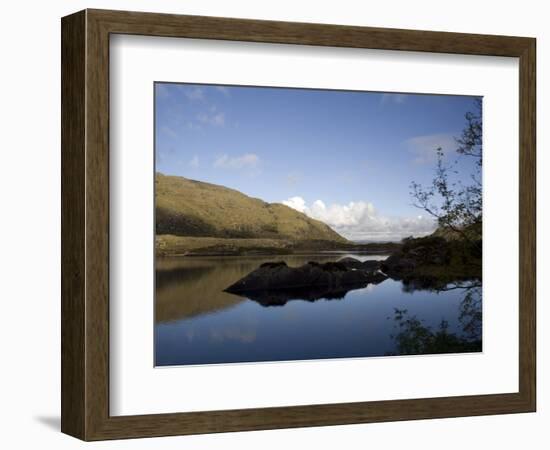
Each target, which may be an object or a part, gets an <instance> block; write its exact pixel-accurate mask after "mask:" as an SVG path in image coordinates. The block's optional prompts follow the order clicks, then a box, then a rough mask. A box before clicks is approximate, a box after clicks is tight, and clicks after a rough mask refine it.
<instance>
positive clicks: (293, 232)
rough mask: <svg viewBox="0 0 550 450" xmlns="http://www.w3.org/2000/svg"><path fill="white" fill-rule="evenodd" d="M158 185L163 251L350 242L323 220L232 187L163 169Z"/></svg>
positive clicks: (159, 242) (284, 247)
mask: <svg viewBox="0 0 550 450" xmlns="http://www.w3.org/2000/svg"><path fill="white" fill-rule="evenodd" d="M155 189H156V193H155V195H156V197H155V201H156V212H155V213H156V236H157V239H156V243H157V252H158V253H160V254H186V253H188V252H189V251H192V252H197V251H199V250H201V249H203V250H204V251H203V252H202V253H222V254H223V253H229V254H240V253H242V251H244V252H248V251H250V252H254V251H258V250H259V249H266V250H269V251H270V252H271V251H274V250H275V251H276V252H281V251H286V250H288V249H290V248H294V247H301V248H304V247H315V248H324V247H326V248H327V249H331V248H335V247H338V246H340V245H341V246H344V247H345V246H347V245H352V243H351V242H350V241H348V240H347V239H345V238H344V237H342V236H340V235H339V234H338V233H336V232H335V231H334V230H332V229H331V228H330V227H329V226H328V225H326V224H324V223H323V222H320V221H318V220H314V219H311V218H309V217H307V216H306V215H305V214H302V213H300V212H298V211H296V210H294V209H292V208H289V207H288V206H285V205H283V204H280V203H266V202H264V201H262V200H260V199H257V198H251V197H248V196H246V195H244V194H242V193H241V192H238V191H236V190H234V189H229V188H226V187H223V186H218V185H215V184H210V183H204V182H201V181H195V180H189V179H187V178H183V177H176V176H166V175H162V174H156V177H155ZM309 243H310V244H311V245H309Z"/></svg>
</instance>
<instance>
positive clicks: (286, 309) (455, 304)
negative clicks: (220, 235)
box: [155, 254, 481, 365]
mask: <svg viewBox="0 0 550 450" xmlns="http://www.w3.org/2000/svg"><path fill="white" fill-rule="evenodd" d="M344 256H353V257H354V258H357V259H361V260H369V259H384V258H385V257H386V255H376V256H373V255H370V256H367V255H338V254H322V255H303V256H302V255H295V256H289V257H285V261H286V262H287V264H288V265H290V266H300V265H302V264H304V263H306V262H308V261H317V262H328V261H336V260H338V259H340V258H341V257H344ZM276 258H278V259H281V257H280V256H278V257H276ZM271 260H272V259H270V258H266V257H244V258H243V257H227V258H199V257H197V258H159V259H158V260H157V272H156V302H155V313H156V325H155V359H156V364H157V365H185V364H209V363H230V362H247V361H281V360H300V359H322V358H340V357H365V356H384V355H398V354H424V353H447V352H464V351H481V286H480V285H472V286H469V287H468V288H467V289H466V288H464V286H461V287H460V288H459V287H457V286H451V285H447V286H445V289H441V287H438V288H437V289H436V288H434V287H433V286H432V287H427V286H422V288H421V289H418V288H419V286H412V285H411V284H408V285H405V284H403V283H402V282H399V281H394V280H386V281H384V282H382V283H381V284H379V285H368V286H358V287H359V289H353V290H348V289H346V290H341V291H333V292H329V291H326V290H325V291H324V292H323V291H322V290H319V291H311V290H309V291H308V292H298V291H295V292H285V293H281V292H278V293H273V292H271V293H261V294H260V295H251V294H248V295H247V297H243V296H237V295H233V294H229V293H226V292H224V291H223V290H224V289H225V288H226V287H227V286H229V285H231V284H232V283H234V282H235V281H237V280H239V279H240V278H242V277H243V276H244V275H246V274H248V273H249V272H251V271H252V270H254V269H256V268H257V267H258V266H259V265H260V264H262V263H264V262H268V261H271ZM293 300H308V301H293ZM274 305H277V306H279V307H275V308H271V307H269V308H266V307H265V306H274ZM398 311H399V312H401V314H400V315H397V312H398ZM396 317H397V318H398V319H399V320H396ZM400 323H402V324H403V325H400ZM451 344H452V345H451ZM462 344H464V345H462Z"/></svg>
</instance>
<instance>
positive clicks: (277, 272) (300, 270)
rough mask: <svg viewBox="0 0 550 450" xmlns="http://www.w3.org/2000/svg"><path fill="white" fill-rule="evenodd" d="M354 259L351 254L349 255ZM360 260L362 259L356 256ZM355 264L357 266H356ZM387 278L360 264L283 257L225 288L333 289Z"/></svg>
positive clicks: (233, 290)
mask: <svg viewBox="0 0 550 450" xmlns="http://www.w3.org/2000/svg"><path fill="white" fill-rule="evenodd" d="M347 259H352V258H347ZM355 261H356V262H357V263H359V264H361V263H360V261H357V260H355ZM353 266H355V267H353ZM386 278H387V276H386V275H385V274H383V273H382V272H380V271H379V270H377V269H376V270H365V269H363V268H357V266H356V264H355V263H352V262H351V261H349V260H348V261H346V262H328V263H324V264H320V263H317V262H309V263H307V264H304V265H303V266H300V267H288V266H287V264H286V263H285V262H283V261H281V262H272V263H271V262H270V263H264V264H262V265H261V266H260V267H258V268H257V269H256V270H253V271H252V272H250V273H249V274H248V275H246V276H245V277H243V278H241V279H240V280H239V281H237V282H236V283H234V284H232V285H231V286H229V287H228V288H227V289H225V291H226V292H229V293H232V294H241V295H246V293H247V292H254V291H273V290H278V289H296V288H314V287H321V286H322V287H328V288H330V290H333V289H338V288H344V287H348V288H349V287H351V286H354V287H355V288H356V289H357V288H360V287H364V286H366V285H367V284H369V283H380V282H382V281H384V280H385V279H386Z"/></svg>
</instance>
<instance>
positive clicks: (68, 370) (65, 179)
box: [61, 12, 86, 437]
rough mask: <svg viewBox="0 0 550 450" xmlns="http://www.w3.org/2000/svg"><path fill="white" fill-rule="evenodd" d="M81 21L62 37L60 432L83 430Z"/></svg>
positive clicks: (70, 21) (68, 22)
mask: <svg viewBox="0 0 550 450" xmlns="http://www.w3.org/2000/svg"><path fill="white" fill-rule="evenodd" d="M85 20H86V15H85V13H84V12H79V13H76V14H73V15H71V16H68V17H65V18H64V19H63V22H62V27H61V35H62V39H61V41H62V47H61V146H62V152H61V235H62V239H61V296H62V297H61V391H62V395H61V430H62V431H63V432H65V433H69V434H72V435H74V436H78V437H82V436H83V435H84V431H85V424H84V411H85V410H86V404H85V401H84V392H85V386H84V380H85V375H86V370H85V367H84V366H85V361H84V352H85V343H84V336H85V321H86V316H85V311H84V301H85V293H84V283H85V250H84V236H85V229H86V225H85V217H84V198H85V192H86V190H85V177H84V167H85V142H84V141H85V130H86V127H85V115H86V102H85V82H86V79H85V70H84V69H85V54H84V52H85Z"/></svg>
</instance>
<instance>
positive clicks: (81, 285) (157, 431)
mask: <svg viewBox="0 0 550 450" xmlns="http://www.w3.org/2000/svg"><path fill="white" fill-rule="evenodd" d="M111 33H124V34H139V35H147V36H171V37H185V38H202V39H223V40H236V41H249V42H263V43H286V44H302V45H320V46H334V47H352V48H369V49H385V50H405V51H422V52H438V53H460V54H469V55H488V56H511V57H519V59H520V105H519V114H520V142H519V147H520V151H519V157H520V205H519V208H520V262H519V273H520V292H519V294H520V314H519V321H520V323H519V325H520V328H519V329H520V354H519V367H520V370H519V392H517V393H506V394H496V395H480V396H463V397H445V398H428V399H410V400H394V401H380V402H358V403H344V404H330V405H304V406H292V407H277V408H261V409H245V410H232V411H208V412H193V413H174V414H155V415H143V416H122V417H111V416H109V34H111ZM62 40H63V44H62V56H63V58H62V66H63V67H62V106H63V108H62V122H63V124H62V234H63V235H62V241H63V251H62V340H63V342H62V359H63V362H62V430H63V431H64V432H65V433H68V434H71V435H73V436H76V437H79V438H81V439H84V440H99V439H118V438H129V437H149V436H167V435H179V434H196V433H214V432H224V431H240V430H259V429H272V428H285V427H287V428H289V427H306V426H318V425H336V424H347V423H366V422H381V421H397V420H410V419H426V418H438V417H457V416H467V415H484V414H502V413H515V412H528V411H534V410H535V405H536V389H535V387H536V380H535V360H536V346H535V298H536V297H535V280H536V276H535V243H536V233H535V232H536V230H535V168H536V162H535V139H536V134H535V53H536V52H535V40H534V39H531V38H523V37H504V36H488V35H471V34H459V33H442V32H430V31H410V30H392V29H381V28H363V27H349V26H338V25H319V24H300V23H287V22H273V21H256V20H241V19H226V18H216V17H199V16H178V15H170V14H151V13H133V12H122V11H102V10H87V11H82V12H80V13H77V14H74V15H72V16H68V17H65V18H63V20H62ZM184 408H185V405H182V409H184Z"/></svg>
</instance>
